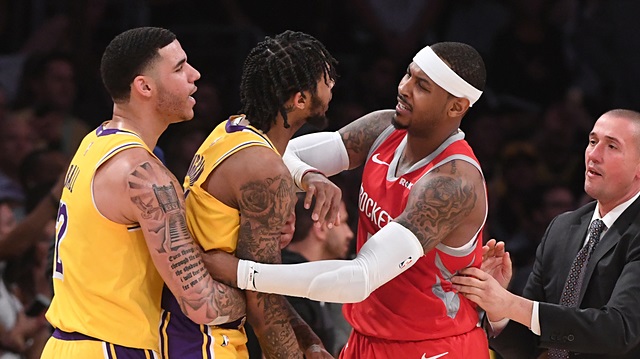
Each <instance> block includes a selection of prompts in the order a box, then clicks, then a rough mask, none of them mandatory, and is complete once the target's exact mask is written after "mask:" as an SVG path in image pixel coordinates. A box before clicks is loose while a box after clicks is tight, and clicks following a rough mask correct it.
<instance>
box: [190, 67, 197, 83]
mask: <svg viewBox="0 0 640 359" xmlns="http://www.w3.org/2000/svg"><path fill="white" fill-rule="evenodd" d="M189 66H190V67H191V69H192V70H193V74H192V77H191V78H192V79H193V80H191V82H196V81H198V80H199V79H200V71H198V70H196V68H195V67H193V66H191V65H189Z"/></svg>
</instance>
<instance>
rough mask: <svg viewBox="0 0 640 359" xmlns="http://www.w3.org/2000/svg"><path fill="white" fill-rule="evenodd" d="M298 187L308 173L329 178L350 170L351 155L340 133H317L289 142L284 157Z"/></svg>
mask: <svg viewBox="0 0 640 359" xmlns="http://www.w3.org/2000/svg"><path fill="white" fill-rule="evenodd" d="M282 159H283V160H284V163H285V164H286V165H287V167H288V168H289V172H290V173H291V176H292V177H293V179H294V181H295V183H296V185H298V187H300V182H301V180H302V177H303V176H304V174H305V173H306V172H308V171H313V170H317V171H320V172H322V173H324V174H325V175H326V176H327V177H329V176H333V175H335V174H337V173H340V172H342V171H344V170H346V169H349V155H348V154H347V149H346V147H345V146H344V142H342V137H340V134H339V133H338V132H316V133H311V134H308V135H304V136H300V137H296V138H294V139H292V140H291V141H289V144H288V145H287V150H286V151H285V153H284V155H283V156H282Z"/></svg>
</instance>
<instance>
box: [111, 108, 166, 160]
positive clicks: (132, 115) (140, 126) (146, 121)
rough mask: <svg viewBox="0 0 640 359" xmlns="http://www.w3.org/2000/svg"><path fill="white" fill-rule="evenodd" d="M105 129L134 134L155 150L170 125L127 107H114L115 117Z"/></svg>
mask: <svg viewBox="0 0 640 359" xmlns="http://www.w3.org/2000/svg"><path fill="white" fill-rule="evenodd" d="M105 127H106V128H113V129H119V130H128V131H131V132H134V133H136V134H137V135H138V136H140V138H141V139H142V142H144V144H145V145H147V147H149V148H150V149H152V150H153V148H155V147H156V144H157V143H158V139H159V138H160V135H162V133H163V132H164V131H165V130H166V129H167V127H168V124H166V123H164V122H163V121H160V120H159V119H158V118H157V117H154V116H150V115H141V114H138V113H136V112H135V111H130V110H128V109H127V106H120V105H114V107H113V117H112V118H111V121H109V122H108V123H107V124H106V125H105Z"/></svg>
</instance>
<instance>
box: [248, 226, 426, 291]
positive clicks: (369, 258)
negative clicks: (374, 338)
mask: <svg viewBox="0 0 640 359" xmlns="http://www.w3.org/2000/svg"><path fill="white" fill-rule="evenodd" d="M423 255H424V250H423V248H422V245H421V244H420V241H418V238H416V236H415V235H414V234H413V233H412V232H411V231H410V230H408V229H407V228H406V227H404V226H402V225H401V224H399V223H397V222H391V223H389V224H388V225H386V226H385V227H384V228H382V229H381V230H380V231H378V233H376V234H375V235H373V236H372V237H371V238H369V240H367V242H366V243H365V244H364V246H362V248H361V249H360V252H359V253H358V255H357V256H356V258H354V259H353V260H326V261H316V262H308V263H301V264H262V263H255V262H252V261H245V260H240V262H239V264H238V287H239V288H240V289H249V290H253V291H258V292H265V293H275V294H282V295H290V296H295V297H305V298H310V299H313V300H318V301H324V302H336V303H355V302H360V301H362V300H364V299H366V298H367V297H368V296H369V294H371V292H373V291H374V290H376V289H377V288H378V287H380V286H381V285H383V284H385V283H387V282H388V281H390V280H391V279H393V278H395V277H396V276H398V275H400V274H401V273H402V272H404V271H405V270H407V269H409V268H410V267H411V266H412V265H413V264H414V263H415V262H416V261H417V260H418V259H419V258H420V257H422V256H423Z"/></svg>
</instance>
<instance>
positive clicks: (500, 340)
mask: <svg viewBox="0 0 640 359" xmlns="http://www.w3.org/2000/svg"><path fill="white" fill-rule="evenodd" d="M555 221H556V219H554V220H553V221H551V223H550V224H549V226H548V227H547V230H546V232H545V234H544V236H543V237H542V241H541V243H540V245H539V246H538V249H537V250H536V260H535V262H534V264H533V270H532V272H531V274H530V275H529V279H528V280H527V285H526V287H525V288H524V292H523V296H524V297H525V298H528V299H531V300H535V301H538V302H543V301H545V299H546V298H545V295H544V288H543V285H542V275H543V273H544V269H543V266H542V258H543V257H544V252H545V245H546V242H547V238H548V236H549V232H550V229H551V227H553V225H554V223H555ZM489 344H490V346H491V348H492V349H493V350H495V351H496V352H498V353H499V354H500V355H501V356H502V357H503V358H504V359H510V358H514V359H515V358H536V357H537V356H538V354H539V353H540V352H541V349H539V348H538V347H539V344H540V340H539V337H538V336H537V335H535V334H533V332H531V330H529V328H527V327H526V326H524V325H522V324H520V323H518V322H515V321H513V320H512V321H510V322H509V324H507V326H506V327H505V328H504V329H503V330H502V332H501V333H500V334H499V335H498V336H497V337H494V338H489Z"/></svg>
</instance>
